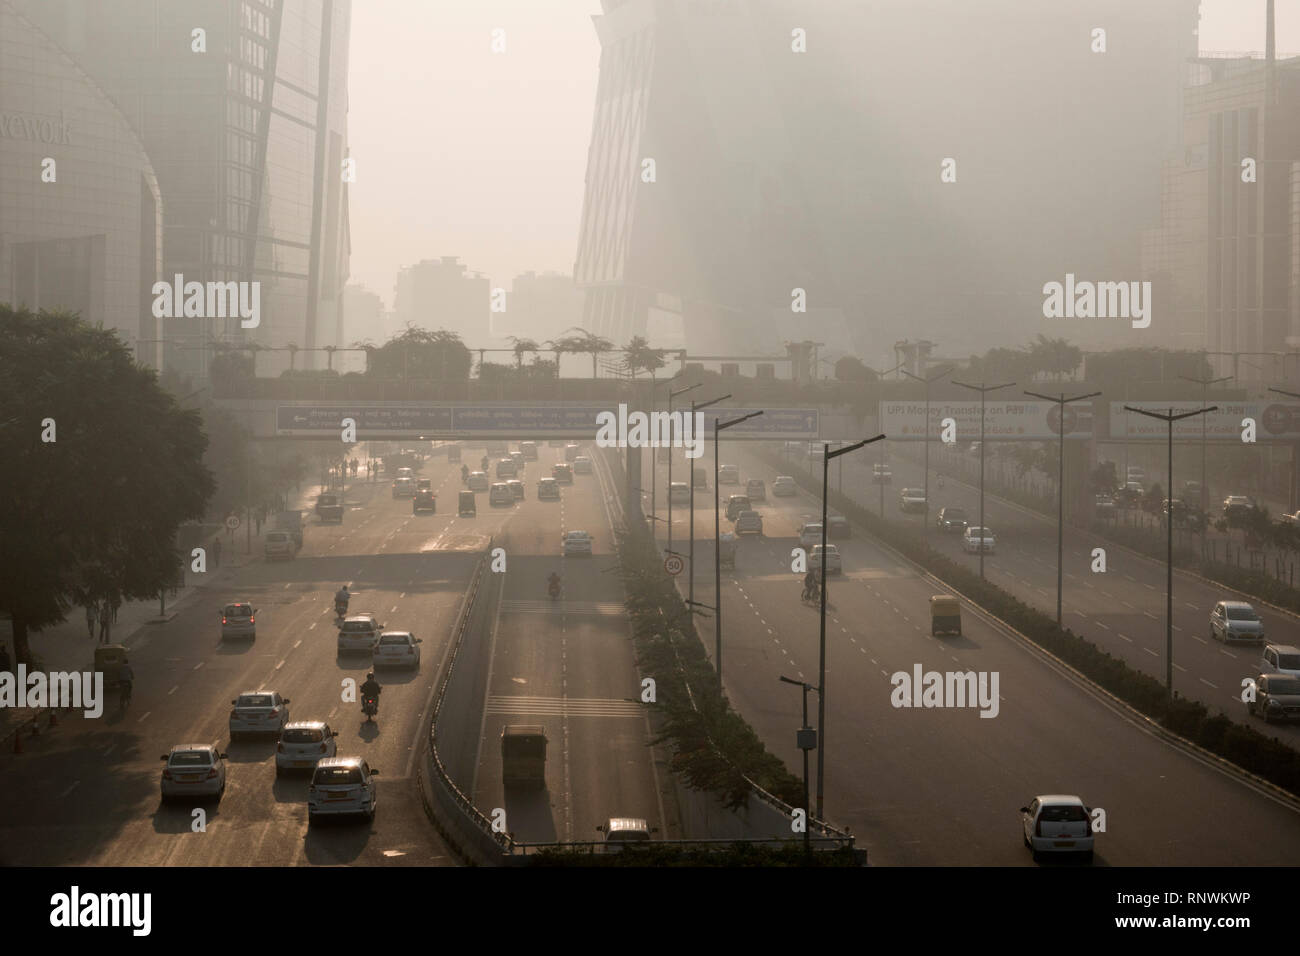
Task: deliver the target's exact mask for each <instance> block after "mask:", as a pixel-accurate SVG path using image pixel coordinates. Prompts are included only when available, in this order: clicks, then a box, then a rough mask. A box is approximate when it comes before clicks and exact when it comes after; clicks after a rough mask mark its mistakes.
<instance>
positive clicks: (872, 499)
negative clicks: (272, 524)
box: [831, 446, 1300, 746]
mask: <svg viewBox="0 0 1300 956" xmlns="http://www.w3.org/2000/svg"><path fill="white" fill-rule="evenodd" d="M888 454H889V462H890V467H891V470H892V471H893V482H892V484H890V485H889V486H888V487H887V488H886V491H885V509H884V514H885V517H886V519H888V520H890V521H892V522H895V523H898V524H900V525H910V526H912V527H913V528H915V529H916V533H917V534H918V535H919V534H920V533H921V531H920V523H921V518H920V516H919V515H911V514H903V513H902V512H901V511H900V510H899V507H898V495H899V492H900V491H901V489H903V488H904V487H921V486H922V484H923V471H924V469H923V467H922V466H921V465H920V464H918V463H917V459H919V455H920V448H919V447H917V448H915V449H914V450H913V449H908V450H906V451H905V452H903V453H900V451H899V449H898V448H897V446H890V447H889V449H888ZM931 454H932V458H931V460H932V464H933V462H934V461H935V460H937V454H938V453H936V452H934V451H933V450H932V453H931ZM845 457H846V459H849V460H847V461H846V462H845V465H844V486H845V489H846V490H847V491H849V492H850V493H851V494H852V495H853V496H854V497H855V498H856V499H857V500H858V501H859V502H860V503H862V504H864V505H866V506H867V507H870V508H872V509H873V510H876V509H877V507H878V504H879V498H878V491H879V486H878V485H874V484H872V483H871V466H872V464H873V463H874V462H875V460H876V457H875V455H874V454H871V455H866V454H864V455H848V456H845ZM836 477H837V476H836V471H835V468H832V471H831V482H832V486H834V483H835V482H836ZM930 497H931V499H932V507H931V510H930V520H931V521H933V520H934V519H935V518H936V517H937V516H938V511H939V509H940V508H942V507H945V506H960V507H963V508H965V509H966V511H967V514H968V515H969V516H970V520H971V523H972V524H974V523H978V521H979V488H978V485H977V484H976V485H970V484H968V483H964V482H959V481H956V480H954V479H952V478H948V477H945V479H944V486H943V487H942V488H939V487H938V478H937V476H936V474H934V473H933V471H932V473H931V475H930ZM984 513H985V523H986V524H987V525H988V527H989V528H991V529H992V530H993V533H994V534H995V535H996V537H997V551H996V553H995V554H993V555H985V557H984V573H985V575H986V577H988V579H989V580H990V581H992V582H993V583H994V584H997V585H998V586H999V587H1001V588H1003V589H1005V590H1006V591H1008V592H1009V593H1011V594H1013V595H1015V596H1016V597H1017V598H1019V599H1020V600H1022V601H1024V602H1025V603H1027V604H1031V605H1034V606H1036V607H1038V608H1039V609H1040V610H1042V611H1043V612H1044V613H1047V614H1049V615H1051V616H1053V617H1055V615H1056V522H1055V521H1054V520H1052V519H1049V518H1047V517H1045V516H1043V515H1040V514H1037V513H1035V512H1032V511H1030V510H1028V509H1026V508H1023V507H1021V506H1019V505H1016V504H1013V503H1011V502H1008V501H1005V500H1003V499H1000V498H996V497H994V496H992V495H989V494H987V491H986V494H985V501H984ZM928 540H929V543H930V544H931V545H932V546H933V547H935V548H937V549H939V550H940V551H942V552H943V553H944V554H947V555H948V556H949V557H952V558H954V559H956V560H958V561H962V562H964V563H966V564H968V565H970V566H971V567H972V568H977V567H978V563H979V557H978V556H977V555H967V554H965V553H964V552H963V550H962V547H961V536H960V535H959V534H940V533H939V532H937V531H936V530H935V529H934V528H933V527H930V528H929V529H928ZM1094 548H1104V549H1105V551H1106V572H1105V573H1104V574H1101V573H1095V572H1093V571H1092V570H1091V568H1092V563H1093V557H1092V551H1093V549H1094ZM1064 583H1065V586H1064V588H1063V597H1062V611H1063V615H1064V622H1065V625H1066V627H1069V628H1071V629H1072V630H1073V631H1074V632H1075V633H1076V634H1079V635H1081V636H1083V637H1086V638H1087V639H1088V640H1090V641H1092V642H1093V643H1094V644H1096V645H1097V646H1098V647H1101V648H1103V649H1105V650H1107V651H1109V652H1110V653H1112V654H1114V655H1115V656H1116V657H1119V658H1122V659H1123V660H1124V661H1126V662H1127V663H1128V664H1129V665H1130V666H1131V667H1133V668H1135V669H1136V670H1140V671H1143V672H1144V673H1147V674H1150V675H1151V676H1152V677H1154V678H1156V679H1157V680H1159V681H1160V682H1161V683H1164V680H1165V566H1164V564H1163V563H1162V562H1158V561H1154V560H1152V559H1150V558H1146V557H1143V556H1141V555H1138V554H1136V553H1135V552H1131V551H1128V550H1126V549H1124V548H1121V547H1118V546H1116V545H1114V544H1112V543H1110V542H1107V541H1105V540H1104V539H1102V538H1099V537H1096V536H1095V535H1092V534H1091V533H1088V532H1084V531H1080V530H1078V529H1075V528H1071V527H1069V526H1067V527H1066V529H1065V563H1064ZM1221 600H1243V601H1249V600H1251V599H1250V598H1249V597H1248V596H1246V595H1242V594H1239V593H1237V592H1234V591H1231V590H1228V589H1224V588H1219V587H1217V586H1214V585H1211V584H1208V583H1206V582H1205V581H1203V580H1201V579H1198V578H1196V577H1193V576H1191V575H1187V574H1175V576H1174V689H1175V690H1176V691H1177V692H1178V693H1180V694H1182V695H1183V696H1186V697H1191V698H1194V699H1196V700H1199V701H1201V702H1202V703H1204V704H1206V705H1207V706H1208V707H1210V708H1211V709H1212V710H1218V711H1222V712H1224V713H1226V714H1227V715H1228V716H1229V717H1231V718H1232V719H1234V720H1238V721H1242V722H1246V723H1249V724H1250V725H1252V726H1254V728H1255V729H1256V730H1258V731H1260V732H1261V733H1264V734H1267V735H1269V736H1275V737H1278V738H1280V739H1282V740H1285V741H1286V742H1287V743H1289V744H1290V745H1291V746H1300V727H1297V726H1296V725H1294V724H1290V725H1288V724H1272V725H1266V724H1265V723H1264V721H1263V720H1262V719H1260V718H1258V717H1255V718H1252V717H1250V716H1248V715H1247V713H1246V708H1245V705H1244V704H1243V703H1242V702H1241V692H1242V680H1243V679H1244V678H1247V677H1257V676H1258V675H1259V673H1260V667H1259V660H1260V647H1259V646H1258V645H1250V644H1234V645H1225V644H1223V643H1222V642H1219V641H1216V640H1213V639H1211V637H1210V630H1209V616H1210V610H1211V609H1212V608H1213V607H1214V605H1215V603H1216V602H1218V601H1221ZM1256 610H1257V611H1259V613H1260V617H1261V618H1262V619H1263V621H1264V624H1265V628H1266V633H1267V635H1268V639H1269V640H1270V641H1273V642H1276V643H1281V644H1296V645H1300V619H1298V618H1295V617H1292V616H1291V615H1289V614H1283V613H1278V612H1274V611H1271V610H1270V609H1268V608H1265V607H1262V606H1259V605H1258V604H1257V606H1256Z"/></svg>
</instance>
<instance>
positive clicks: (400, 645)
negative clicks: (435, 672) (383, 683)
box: [374, 631, 421, 670]
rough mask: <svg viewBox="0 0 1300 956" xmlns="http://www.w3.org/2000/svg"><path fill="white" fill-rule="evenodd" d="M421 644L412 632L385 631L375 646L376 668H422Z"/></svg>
mask: <svg viewBox="0 0 1300 956" xmlns="http://www.w3.org/2000/svg"><path fill="white" fill-rule="evenodd" d="M420 642H421V639H420V638H418V637H416V636H415V635H414V634H412V633H411V632H410V631H385V632H384V633H383V634H380V635H379V643H378V644H376V645H375V654H374V664H375V666H376V667H411V668H414V669H416V670H419V668H420Z"/></svg>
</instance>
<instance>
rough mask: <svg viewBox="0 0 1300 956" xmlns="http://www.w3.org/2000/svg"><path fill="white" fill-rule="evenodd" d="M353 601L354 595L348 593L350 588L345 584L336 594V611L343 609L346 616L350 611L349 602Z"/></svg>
mask: <svg viewBox="0 0 1300 956" xmlns="http://www.w3.org/2000/svg"><path fill="white" fill-rule="evenodd" d="M351 599H352V595H351V594H349V593H348V586H347V585H346V584H345V585H343V587H341V588H339V589H338V590H337V591H335V592H334V609H335V610H336V611H337V610H338V609H339V608H340V607H342V608H343V613H344V614H346V613H347V610H348V601H350V600H351Z"/></svg>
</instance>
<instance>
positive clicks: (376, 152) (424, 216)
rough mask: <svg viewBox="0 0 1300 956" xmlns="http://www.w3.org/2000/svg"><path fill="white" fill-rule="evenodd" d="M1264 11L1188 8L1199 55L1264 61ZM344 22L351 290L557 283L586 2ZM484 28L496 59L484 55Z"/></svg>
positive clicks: (365, 11)
mask: <svg viewBox="0 0 1300 956" xmlns="http://www.w3.org/2000/svg"><path fill="white" fill-rule="evenodd" d="M961 2H966V0H961ZM1053 2H1076V0H1053ZM1077 2H1086V0H1077ZM1133 2H1134V3H1141V2H1142V0H1133ZM1264 7H1265V0H1202V3H1201V31H1200V41H1201V49H1202V50H1226V51H1248V50H1263V48H1264ZM352 10H353V13H352V46H351V71H350V72H351V75H350V78H349V86H350V91H349V112H348V130H349V139H350V143H351V148H352V156H353V157H354V158H355V159H356V161H357V181H356V183H355V184H353V186H352V187H351V204H350V205H351V209H350V214H351V222H352V279H353V281H354V282H362V283H364V284H365V285H367V286H368V287H369V288H370V289H372V290H373V291H375V292H377V293H378V294H379V295H380V296H381V297H382V298H383V300H384V302H385V304H386V305H387V306H388V307H389V308H391V307H392V304H393V283H394V279H395V276H396V273H397V269H398V268H399V267H400V266H403V265H409V264H411V263H412V262H416V261H418V260H420V259H425V258H436V257H438V256H443V255H458V256H460V257H461V261H462V262H465V263H466V264H467V265H468V266H469V268H470V269H471V270H473V271H477V272H482V273H484V274H485V275H487V276H489V277H490V278H491V279H492V280H493V283H494V284H495V285H500V286H502V287H509V284H510V280H511V279H512V278H513V277H514V276H515V275H516V274H518V273H520V272H523V271H525V270H528V269H535V270H536V271H538V272H542V271H545V270H547V269H553V270H557V271H560V272H564V273H571V272H572V270H573V260H574V257H575V254H576V250H577V237H578V219H579V216H580V215H581V213H582V194H583V176H584V174H585V171H586V161H587V144H588V142H589V140H590V137H591V112H592V106H593V104H594V103H595V98H596V77H597V70H598V67H599V62H600V46H599V44H598V43H597V41H596V32H595V30H594V28H593V27H592V24H591V15H592V14H594V13H599V12H600V3H599V0H354V2H353V6H352ZM1276 17H1277V34H1278V38H1277V43H1278V50H1279V52H1282V53H1300V0H1277V2H1276ZM495 28H501V29H504V30H505V42H506V52H505V53H504V54H493V53H492V52H491V44H492V31H493V29H495Z"/></svg>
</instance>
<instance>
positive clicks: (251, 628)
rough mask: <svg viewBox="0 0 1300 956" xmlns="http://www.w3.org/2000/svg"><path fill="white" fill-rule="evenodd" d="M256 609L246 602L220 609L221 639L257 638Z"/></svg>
mask: <svg viewBox="0 0 1300 956" xmlns="http://www.w3.org/2000/svg"><path fill="white" fill-rule="evenodd" d="M256 614H257V608H255V607H253V605H251V604H249V603H248V602H247V601H243V602H240V603H239V604H227V605H226V606H225V607H223V608H222V609H221V639H222V640H225V639H226V638H231V637H246V638H248V639H249V640H255V639H256V638H257V618H256V617H255V615H256Z"/></svg>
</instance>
